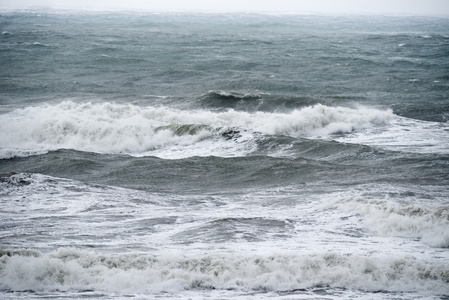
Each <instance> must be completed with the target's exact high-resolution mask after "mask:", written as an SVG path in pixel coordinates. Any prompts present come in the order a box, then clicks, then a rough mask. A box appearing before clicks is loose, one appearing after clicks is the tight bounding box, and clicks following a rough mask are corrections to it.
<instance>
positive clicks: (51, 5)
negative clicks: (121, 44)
mask: <svg viewBox="0 0 449 300" xmlns="http://www.w3.org/2000/svg"><path fill="white" fill-rule="evenodd" d="M0 8H1V9H7V10H15V9H74V10H93V11H96V10H114V11H117V10H119V11H120V10H128V11H129V10H130V11H145V12H198V13H209V12H210V13H238V12H251V13H268V14H270V13H276V14H277V13H280V14H359V15H436V16H449V1H446V0H427V1H423V0H408V1H407V0H389V1H387V0H377V1H369V0H367V1H357V0H334V1H332V0H315V1H312V0H303V1H287V0H278V1H267V0H265V1H258V2H256V1H254V0H240V1H238V0H228V1H214V2H209V1H205V0H196V1H189V2H185V1H178V0H166V1H164V2H163V3H160V2H157V3H156V2H154V1H142V0H129V1H120V0H110V1H106V0H91V1H88V0H78V1H57V0H22V1H20V2H18V1H16V0H14V1H13V0H4V1H2V3H0Z"/></svg>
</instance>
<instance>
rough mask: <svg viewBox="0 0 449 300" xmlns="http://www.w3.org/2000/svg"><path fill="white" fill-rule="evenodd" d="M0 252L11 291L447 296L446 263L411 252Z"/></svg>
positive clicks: (0, 277)
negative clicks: (334, 291) (317, 290)
mask: <svg viewBox="0 0 449 300" xmlns="http://www.w3.org/2000/svg"><path fill="white" fill-rule="evenodd" d="M9 254H10V255H12V256H6V255H4V256H2V257H1V258H0V289H2V290H11V291H25V290H33V291H51V290H60V291H73V290H75V291H76V290H86V289H89V290H90V289H93V290H97V291H106V292H127V291H129V292H133V293H136V292H147V293H148V292H149V293H160V292H179V291H182V290H194V289H220V290H230V289H231V290H244V291H251V290H252V291H261V290H262V291H267V290H269V291H291V290H295V289H303V288H310V287H313V286H317V285H321V286H323V285H324V286H330V287H332V288H347V289H358V290H364V291H379V290H380V291H399V292H410V291H419V292H424V293H434V294H438V293H440V294H447V293H449V286H448V285H447V272H448V271H449V265H448V264H447V263H443V262H438V263H437V262H432V261H425V260H418V259H416V258H413V257H410V256H408V257H403V256H391V255H388V256H387V255H384V256H381V255H378V256H375V257H369V256H359V255H340V254H336V253H313V254H307V255H296V254H271V255H255V254H249V253H233V254H230V253H217V252H214V253H208V254H197V255H192V254H190V255H188V254H180V253H166V254H165V255H157V256H156V255H149V254H132V253H130V254H99V253H96V252H93V251H85V250H77V249H72V248H61V249H59V250H57V251H54V252H50V253H47V254H44V253H41V254H39V253H38V254H37V255H28V254H21V252H20V251H17V255H15V253H14V251H10V253H9Z"/></svg>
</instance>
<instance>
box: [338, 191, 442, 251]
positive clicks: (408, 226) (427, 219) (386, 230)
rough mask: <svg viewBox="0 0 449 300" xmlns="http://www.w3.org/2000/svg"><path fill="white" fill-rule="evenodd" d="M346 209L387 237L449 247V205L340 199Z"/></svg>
mask: <svg viewBox="0 0 449 300" xmlns="http://www.w3.org/2000/svg"><path fill="white" fill-rule="evenodd" d="M334 205H335V206H337V207H339V208H340V209H343V210H348V211H354V212H357V213H359V214H361V215H363V217H364V219H365V222H366V224H367V226H368V227H369V228H370V229H371V230H375V231H378V232H380V233H381V234H386V235H397V236H407V237H412V238H418V239H420V240H421V241H422V242H424V243H426V244H428V245H429V246H432V247H437V248H449V206H447V205H442V206H437V205H436V206H426V205H423V204H405V203H398V202H393V201H389V200H368V199H365V198H349V199H340V200H338V201H336V202H335V203H334Z"/></svg>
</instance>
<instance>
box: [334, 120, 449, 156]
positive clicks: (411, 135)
mask: <svg viewBox="0 0 449 300" xmlns="http://www.w3.org/2000/svg"><path fill="white" fill-rule="evenodd" d="M389 125H390V126H388V128H379V127H378V128H376V127H371V128H366V129H365V130H361V131H357V132H354V133H352V134H349V135H345V136H343V137H339V138H336V140H337V141H340V142H345V143H356V144H364V145H369V146H377V147H380V148H383V149H388V150H394V151H403V152H412V153H413V152H414V153H440V154H449V124H448V123H438V122H427V121H420V120H414V119H410V118H405V117H399V116H395V117H394V118H392V119H391V120H390V124H389Z"/></svg>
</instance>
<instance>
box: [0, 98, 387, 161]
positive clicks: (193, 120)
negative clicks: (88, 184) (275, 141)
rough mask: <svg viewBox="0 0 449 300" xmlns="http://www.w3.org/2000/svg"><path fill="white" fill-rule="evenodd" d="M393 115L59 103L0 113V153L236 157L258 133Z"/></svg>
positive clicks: (309, 132) (362, 123)
mask: <svg viewBox="0 0 449 300" xmlns="http://www.w3.org/2000/svg"><path fill="white" fill-rule="evenodd" d="M393 116H394V115H393V113H392V112H391V111H383V110H378V109H371V108H346V107H330V106H325V105H321V104H317V105H313V106H307V107H304V108H302V109H296V110H293V111H291V112H289V113H273V112H254V113H249V112H244V111H235V110H232V109H230V110H227V111H223V112H212V111H207V110H194V111H184V110H176V109H171V108H167V107H139V106H134V105H122V104H113V103H102V104H93V103H75V102H72V101H64V102H62V103H60V104H56V105H48V104H47V105H44V106H38V107H28V108H25V109H18V110H15V111H12V112H10V113H7V114H3V115H1V116H0V128H1V129H2V130H1V131H0V141H1V142H0V151H1V152H0V156H1V157H3V158H7V157H14V156H27V155H30V154H37V153H42V152H45V151H51V150H57V149H75V150H80V151H90V152H97V153H113V154H114V153H125V154H130V155H135V156H142V155H156V156H157V155H158V152H159V154H160V156H162V157H164V154H163V153H161V150H163V151H165V150H167V151H169V152H170V151H172V152H177V150H176V149H177V148H179V147H184V148H185V147H192V145H197V147H196V146H195V147H193V149H192V151H190V152H189V151H187V153H188V155H191V156H194V155H199V156H209V155H216V156H238V155H245V154H247V153H250V152H252V151H254V150H255V149H256V143H255V138H256V136H257V135H259V134H262V135H286V136H291V137H295V138H297V137H312V138H313V137H315V138H316V137H321V138H329V137H330V136H331V135H333V134H345V133H350V132H353V131H358V130H363V129H365V128H372V127H377V126H384V125H386V124H388V122H389V121H390V119H392V118H393ZM229 133H231V134H230V135H229ZM234 137H235V138H236V139H232V138H234ZM237 138H238V139H237ZM229 139H232V142H231V143H229V142H228V140H229ZM201 143H204V144H201ZM152 151H156V152H154V153H151V152H152ZM157 151H158V152H157ZM178 152H179V151H178ZM167 156H168V157H170V155H165V157H167Z"/></svg>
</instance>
